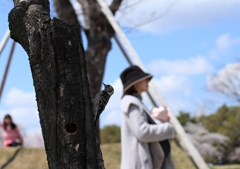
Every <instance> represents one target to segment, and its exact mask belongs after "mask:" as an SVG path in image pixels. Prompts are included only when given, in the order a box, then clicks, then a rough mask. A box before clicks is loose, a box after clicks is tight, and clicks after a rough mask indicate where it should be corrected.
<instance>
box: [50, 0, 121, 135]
mask: <svg viewBox="0 0 240 169" xmlns="http://www.w3.org/2000/svg"><path fill="white" fill-rule="evenodd" d="M122 1H123V0H113V1H112V3H111V5H110V7H109V8H110V9H111V11H112V13H113V14H115V13H116V11H117V10H118V9H119V7H120V5H121V2H122ZM53 2H54V6H55V10H56V12H57V14H58V17H59V18H60V19H61V20H63V21H68V22H72V23H75V24H76V23H78V25H81V23H80V22H79V21H78V20H77V17H76V16H77V14H76V13H74V9H73V7H72V5H71V3H70V0H53ZM78 2H79V3H80V4H81V7H82V11H83V17H84V20H85V28H83V29H82V30H83V31H84V33H85V34H86V37H87V40H88V46H87V49H86V51H85V57H86V61H87V70H88V71H87V72H88V79H89V83H90V91H91V97H92V98H94V97H95V96H96V94H97V92H98V91H99V90H100V88H101V85H102V80H103V76H104V70H105V63H106V58H107V54H108V52H109V51H110V50H111V46H112V43H111V38H112V37H113V35H114V30H113V29H112V26H111V25H110V23H109V22H108V20H107V18H106V17H105V15H104V14H103V13H102V12H101V7H100V5H99V4H98V2H97V1H96V0H88V1H86V0H78ZM97 133H98V135H99V123H98V124H97Z"/></svg>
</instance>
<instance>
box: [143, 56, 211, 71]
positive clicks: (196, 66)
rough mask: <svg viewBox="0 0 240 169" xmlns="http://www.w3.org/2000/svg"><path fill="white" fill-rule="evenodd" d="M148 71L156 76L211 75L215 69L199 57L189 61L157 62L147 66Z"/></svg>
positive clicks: (161, 60)
mask: <svg viewBox="0 0 240 169" xmlns="http://www.w3.org/2000/svg"><path fill="white" fill-rule="evenodd" d="M147 69H148V70H149V71H150V72H151V73H153V74H154V75H159V74H175V75H196V74H204V73H209V72H211V71H212V69H213V68H212V66H211V65H210V63H209V62H208V60H207V59H205V58H204V57H202V56H197V57H194V58H193V57H192V58H189V59H187V60H174V61H168V60H164V59H160V60H155V61H152V62H150V63H149V64H148V65H147Z"/></svg>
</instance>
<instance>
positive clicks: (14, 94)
mask: <svg viewBox="0 0 240 169" xmlns="http://www.w3.org/2000/svg"><path fill="white" fill-rule="evenodd" d="M3 103H4V104H5V105H3V106H4V109H1V110H0V119H1V121H2V119H3V117H4V116H5V115H6V114H10V115H11V116H12V118H13V121H14V122H15V123H17V124H18V125H21V126H22V127H23V128H24V129H25V130H32V129H33V128H40V123H39V116H38V111H37V104H36V99H35V93H34V92H24V91H22V90H20V89H17V88H12V89H11V90H10V91H9V92H8V93H7V95H6V98H5V99H4V100H3Z"/></svg>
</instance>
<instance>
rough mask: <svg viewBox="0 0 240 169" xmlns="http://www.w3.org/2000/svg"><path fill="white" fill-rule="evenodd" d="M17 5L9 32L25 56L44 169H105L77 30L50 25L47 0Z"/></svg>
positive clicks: (56, 22) (26, 0)
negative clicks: (41, 145)
mask: <svg viewBox="0 0 240 169" xmlns="http://www.w3.org/2000/svg"><path fill="white" fill-rule="evenodd" d="M16 1H17V2H15V3H16V7H15V8H13V9H12V11H11V12H10V13H9V28H10V30H11V37H12V38H13V39H14V40H15V41H17V42H19V43H20V44H21V45H22V47H23V48H24V49H25V50H26V52H27V54H28V56H29V61H30V66H31V71H32V76H33V82H34V87H35V91H36V97H37V105H38V111H39V117H40V123H41V127H42V133H43V138H44V144H45V150H46V153H47V160H48V165H49V168H50V169H55V168H57V169H62V168H74V169H75V168H82V169H85V168H104V166H103V161H102V156H101V151H100V148H99V143H98V140H96V132H95V128H94V124H93V109H92V106H93V105H92V101H91V97H90V92H89V84H88V78H87V71H86V61H85V58H84V50H83V47H82V45H81V43H80V41H81V40H80V35H79V26H75V25H70V24H67V23H65V22H63V21H61V20H58V19H53V20H51V19H50V15H49V11H50V10H49V1H48V0H21V1H20V2H19V1H18V0H16Z"/></svg>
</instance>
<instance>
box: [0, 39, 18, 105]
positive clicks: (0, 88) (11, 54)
mask: <svg viewBox="0 0 240 169" xmlns="http://www.w3.org/2000/svg"><path fill="white" fill-rule="evenodd" d="M15 44H16V42H15V41H13V42H12V48H11V51H10V54H9V57H8V61H7V66H6V68H5V71H4V75H3V79H2V83H1V86H0V101H1V98H2V93H3V89H4V86H5V83H6V79H7V75H8V71H9V67H10V64H11V61H12V57H13V52H14V48H15Z"/></svg>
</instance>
